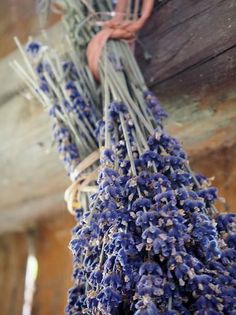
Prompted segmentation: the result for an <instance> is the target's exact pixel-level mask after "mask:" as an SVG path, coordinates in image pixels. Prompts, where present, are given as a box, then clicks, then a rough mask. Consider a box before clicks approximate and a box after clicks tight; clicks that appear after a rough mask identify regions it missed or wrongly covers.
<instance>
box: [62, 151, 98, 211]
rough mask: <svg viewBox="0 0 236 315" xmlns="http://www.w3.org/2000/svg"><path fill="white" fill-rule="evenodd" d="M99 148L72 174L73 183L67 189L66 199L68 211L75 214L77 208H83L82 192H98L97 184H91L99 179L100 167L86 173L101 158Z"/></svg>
mask: <svg viewBox="0 0 236 315" xmlns="http://www.w3.org/2000/svg"><path fill="white" fill-rule="evenodd" d="M99 158H100V154H99V150H96V151H94V152H92V153H91V154H90V155H88V156H87V157H86V158H85V159H84V160H83V161H82V162H81V163H79V164H78V166H77V167H76V168H75V170H74V171H73V173H72V174H71V180H72V181H73V183H72V184H71V185H70V186H69V187H68V188H67V189H66V191H65V195H64V199H65V201H66V203H67V209H68V211H69V212H70V213H71V214H73V215H75V210H76V209H78V208H81V204H80V202H79V199H80V195H81V193H82V192H96V190H97V187H96V186H89V184H90V183H91V182H93V181H96V180H97V176H98V168H96V169H95V170H93V171H91V172H89V173H85V171H86V170H87V169H88V168H89V167H91V166H92V165H93V164H94V163H95V162H96V161H97V160H99Z"/></svg>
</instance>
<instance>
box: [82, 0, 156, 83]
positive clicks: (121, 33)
mask: <svg viewBox="0 0 236 315" xmlns="http://www.w3.org/2000/svg"><path fill="white" fill-rule="evenodd" d="M153 5H154V0H143V3H142V10H141V16H140V18H139V19H137V20H135V21H131V20H130V21H129V20H124V17H125V13H126V9H127V6H128V0H118V3H117V5H116V10H115V17H114V18H112V19H111V20H110V21H107V22H104V25H103V29H102V30H101V31H100V32H98V33H97V34H96V35H95V36H94V37H93V38H92V39H91V41H90V43H89V44H88V47H87V60H88V66H89V68H90V70H91V72H92V73H93V75H94V77H95V78H96V79H97V80H99V73H98V63H99V59H100V57H101V53H102V50H103V47H104V46H105V44H106V42H107V40H108V39H125V40H129V41H130V40H131V41H133V40H134V39H135V35H136V33H137V32H138V31H139V30H140V29H141V28H142V27H143V26H144V24H145V23H146V21H147V20H148V18H149V17H150V15H151V12H152V8H153Z"/></svg>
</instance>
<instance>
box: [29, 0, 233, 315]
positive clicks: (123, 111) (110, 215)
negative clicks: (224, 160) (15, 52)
mask: <svg viewBox="0 0 236 315" xmlns="http://www.w3.org/2000/svg"><path fill="white" fill-rule="evenodd" d="M99 3H100V2H99ZM99 3H98V2H96V5H97V6H98V7H99V6H100V4H99ZM81 5H82V4H80V6H81ZM81 12H82V11H81ZM85 12H87V11H86V10H85ZM81 14H82V13H81ZM77 22H78V21H76V23H77ZM71 25H73V23H71ZM87 33H89V30H88V32H87ZM113 44H114V43H113ZM79 47H80V46H79ZM109 47H110V46H109V45H108V53H107V56H108V57H107V65H106V67H108V69H109V71H107V72H108V73H105V68H104V69H102V70H104V71H101V75H102V74H104V73H105V76H107V78H106V80H105V81H106V84H107V85H108V87H107V89H108V91H107V90H106V91H105V93H104V95H105V94H106V96H107V97H103V96H104V95H100V97H99V98H98V99H97V98H96V97H97V95H95V94H96V93H95V94H94V93H92V91H91V89H89V88H88V84H87V83H88V82H87V81H86V80H87V79H86V78H85V77H84V76H83V71H78V69H77V68H76V67H75V64H74V63H73V62H71V61H65V62H62V63H60V62H58V59H56V60H54V59H53V54H51V58H52V59H50V58H47V55H46V58H44V52H45V51H46V50H47V48H45V47H42V46H41V45H40V44H38V43H35V42H33V43H31V44H30V45H28V48H27V51H28V53H29V54H30V55H31V58H32V59H33V60H36V66H35V69H36V73H37V76H38V86H39V88H38V91H37V92H38V93H39V96H40V97H41V98H42V99H43V100H46V103H48V104H50V108H51V109H50V115H51V117H52V119H53V122H54V127H53V131H54V138H55V141H56V143H57V147H58V151H59V155H60V157H61V158H62V159H63V161H64V163H65V166H66V169H67V171H68V173H69V174H72V173H73V171H74V169H75V168H76V166H77V165H78V163H79V162H80V161H81V160H83V158H84V157H86V156H87V155H88V154H89V153H91V152H92V151H93V150H94V149H95V148H97V147H98V146H99V147H100V149H101V158H100V172H99V176H98V180H97V186H98V188H97V192H96V193H95V194H90V196H89V199H90V201H89V206H88V207H87V206H85V207H84V208H80V209H75V210H76V218H77V225H76V226H75V228H74V229H73V236H72V240H71V242H70V248H71V250H72V253H73V257H74V271H73V278H74V287H73V288H72V289H70V291H69V295H68V305H67V307H66V313H67V314H68V315H82V314H87V315H129V314H135V315H158V314H160V315H179V314H195V315H217V314H222V315H223V314H226V315H227V314H228V315H234V314H235V315H236V215H234V214H217V213H216V211H215V207H214V201H215V200H216V199H217V190H216V189H215V188H213V187H210V183H209V182H208V180H207V179H206V178H205V177H204V176H201V175H195V174H193V173H192V171H191V170H190V168H189V164H188V158H187V155H186V153H185V152H184V150H183V148H182V147H181V145H180V144H179V142H178V141H177V140H176V139H175V138H173V137H171V136H169V135H168V134H167V133H166V132H165V131H164V128H163V126H162V120H163V119H164V118H165V117H166V113H165V111H164V110H163V109H162V107H161V106H160V103H159V101H158V99H157V98H156V97H155V95H154V94H153V93H151V92H150V91H146V89H145V88H144V87H143V84H142V83H140V85H139V84H137V82H136V81H137V80H136V78H137V77H139V71H138V70H137V66H134V67H132V62H133V61H132V60H131V59H132V57H130V58H127V60H126V63H123V62H122V60H123V59H122V51H123V50H122V49H123V48H122V47H119V49H118V52H117V54H116V53H114V50H113V51H112V49H110V51H109ZM120 48H122V49H120ZM118 54H120V55H118ZM127 56H128V55H127ZM53 60H54V61H55V62H54V61H53ZM130 60H131V61H130ZM59 64H60V66H59ZM109 67H110V68H109ZM103 72H104V73H103ZM117 72H119V74H118V75H117V77H119V79H117V78H116V74H117ZM121 73H122V74H123V76H122V74H121ZM132 78H135V79H134V81H133V82H132ZM122 80H123V81H122ZM105 81H103V82H105ZM121 81H122V83H121V84H123V86H122V93H123V92H127V93H123V94H125V95H124V96H122V93H121V92H120V90H119V84H120V82H121ZM125 84H126V86H125ZM91 86H94V85H91ZM124 86H125V87H124ZM107 98H108V99H109V100H112V101H111V102H110V104H109V105H108V106H105V113H104V118H103V119H101V117H102V115H101V108H100V105H99V103H100V102H101V100H104V99H105V101H104V102H105V103H106V102H107ZM117 98H118V99H119V101H118V100H117ZM96 100H98V102H97V103H96ZM106 105H107V104H106Z"/></svg>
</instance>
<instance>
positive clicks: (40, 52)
mask: <svg viewBox="0 0 236 315" xmlns="http://www.w3.org/2000/svg"><path fill="white" fill-rule="evenodd" d="M49 51H50V49H49V48H48V47H47V46H43V45H42V44H41V43H39V42H35V41H31V42H29V44H28V45H27V47H26V52H27V54H28V56H29V59H30V61H31V63H32V64H33V67H34V71H35V75H36V77H37V82H36V83H37V86H38V89H37V90H36V92H37V93H38V94H39V97H41V99H42V101H43V103H44V105H45V106H46V107H48V109H49V115H50V116H51V118H52V120H53V136H54V141H55V143H56V146H57V149H58V152H59V156H60V158H61V159H62V160H63V162H64V165H65V168H66V170H67V172H68V174H69V175H71V174H72V173H73V171H74V169H75V167H76V166H77V165H78V163H79V162H80V161H81V160H82V159H83V158H84V157H86V156H87V155H88V154H89V153H91V152H92V151H93V150H94V149H96V148H97V147H98V142H97V138H96V132H95V130H96V122H97V120H98V119H99V118H100V116H101V113H100V110H99V108H97V107H95V106H94V102H93V101H94V95H93V94H91V93H88V91H87V90H86V89H85V88H84V86H83V85H82V86H81V85H80V84H79V82H80V80H81V79H82V74H81V73H82V69H81V73H79V69H76V67H75V65H74V63H73V62H72V61H70V60H66V61H60V59H59V57H57V56H56V54H52V56H51V55H50V54H49ZM84 85H85V83H84Z"/></svg>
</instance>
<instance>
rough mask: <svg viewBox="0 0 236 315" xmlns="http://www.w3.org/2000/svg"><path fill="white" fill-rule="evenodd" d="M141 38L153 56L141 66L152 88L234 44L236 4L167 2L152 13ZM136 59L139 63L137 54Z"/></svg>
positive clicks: (226, 0) (225, 1)
mask: <svg viewBox="0 0 236 315" xmlns="http://www.w3.org/2000/svg"><path fill="white" fill-rule="evenodd" d="M141 39H142V42H143V44H144V46H145V48H146V49H147V50H150V52H151V53H152V54H153V58H152V59H151V61H150V63H149V65H148V66H147V65H146V64H145V63H143V66H142V70H143V73H144V75H145V77H146V78H147V82H148V83H149V85H151V86H153V85H155V84H156V83H158V82H162V81H163V80H166V79H168V78H170V77H172V76H174V75H176V74H178V73H181V72H182V71H184V70H186V69H188V68H190V67H192V66H196V65H199V64H201V63H202V62H205V61H206V60H209V59H211V58H212V57H214V56H217V55H219V54H221V53H222V52H223V51H226V50H228V49H229V48H231V47H233V46H235V45H236V2H235V1H234V0H223V1H222V0H221V1H220V0H216V1H213V0H208V1H189V0H173V1H169V2H167V4H166V5H164V6H162V7H161V8H160V10H156V11H155V12H154V14H153V16H152V18H151V19H150V21H149V23H148V24H147V26H146V29H144V30H143V35H142V36H141ZM138 57H139V60H140V62H141V64H142V62H143V61H144V60H143V58H142V53H140V51H139V52H138Z"/></svg>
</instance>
